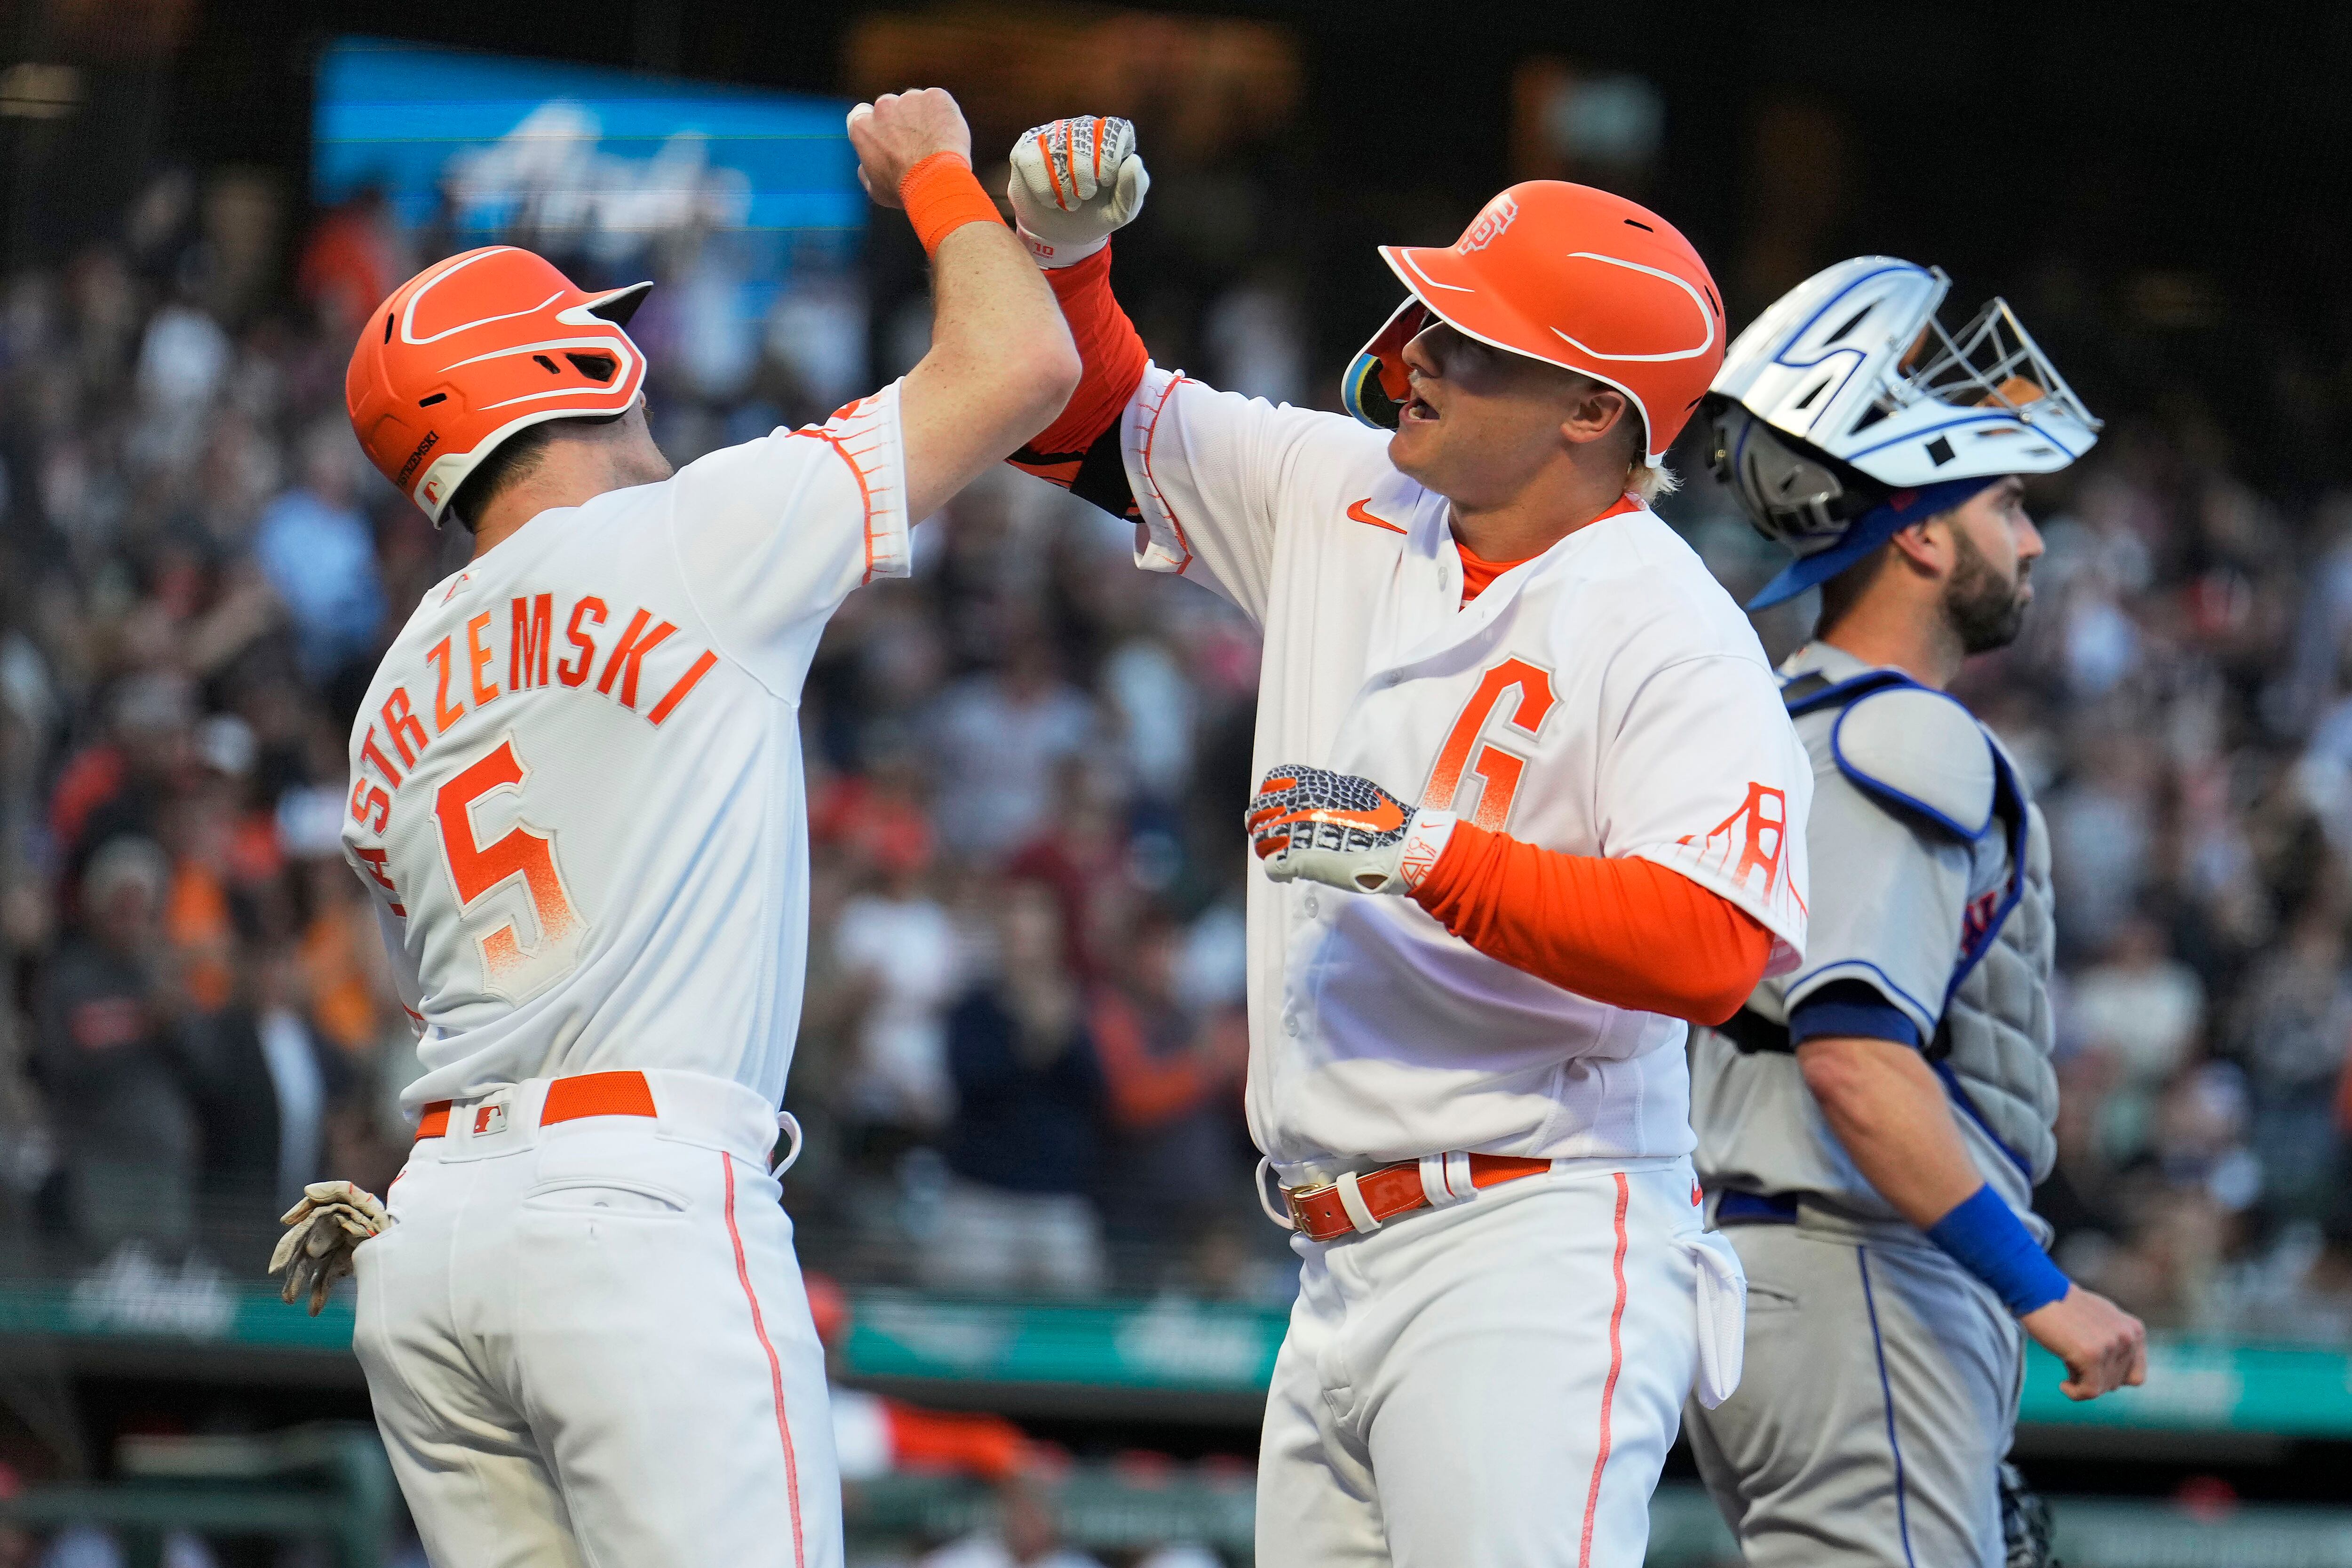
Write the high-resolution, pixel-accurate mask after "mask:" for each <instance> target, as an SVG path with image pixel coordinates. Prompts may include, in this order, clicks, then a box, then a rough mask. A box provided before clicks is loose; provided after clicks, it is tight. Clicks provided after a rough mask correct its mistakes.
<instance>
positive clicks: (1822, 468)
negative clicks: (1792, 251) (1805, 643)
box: [1708, 256, 2099, 610]
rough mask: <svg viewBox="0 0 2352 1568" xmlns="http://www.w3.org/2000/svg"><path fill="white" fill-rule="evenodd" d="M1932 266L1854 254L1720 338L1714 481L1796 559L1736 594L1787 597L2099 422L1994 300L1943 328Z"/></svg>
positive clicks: (1766, 600)
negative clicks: (1725, 340) (1726, 345)
mask: <svg viewBox="0 0 2352 1568" xmlns="http://www.w3.org/2000/svg"><path fill="white" fill-rule="evenodd" d="M1951 286H1952V280H1951V279H1949V278H1948V277H1946V276H1945V275H1944V273H1943V271H1942V269H1941V268H1932V267H1919V266H1916V265H1914V264H1913V263H1911V262H1908V261H1898V260H1896V259H1895V258H1893V257H1891V256H1858V257H1855V258H1853V260H1851V261H1841V262H1839V263H1838V264H1837V265H1836V266H1834V267H1832V268H1827V269H1826V270H1824V271H1822V272H1818V273H1816V274H1814V275H1813V276H1812V277H1811V278H1809V279H1806V280H1805V281H1804V282H1802V283H1801V284H1799V285H1798V286H1797V287H1796V288H1794V289H1790V291H1789V292H1788V293H1787V294H1785V295H1783V296H1782V297H1781V298H1780V300H1779V301H1778V302H1777V303H1775V304H1774V305H1773V306H1772V308H1771V309H1769V310H1766V311H1765V312H1764V313H1763V314H1762V315H1761V316H1759V317H1758V318H1756V320H1755V321H1753V322H1751V323H1749V325H1748V330H1747V331H1743V332H1741V333H1740V334H1739V336H1738V338H1736V339H1735V340H1733V342H1732V344H1731V348H1730V350H1729V352H1728V353H1727V355H1726V357H1725V359H1724V362H1723V369H1722V370H1721V371H1720V372H1718V373H1717V375H1716V378H1715V381H1714V384H1712V385H1711V386H1710V387H1709V388H1708V404H1709V417H1710V419H1711V421H1712V424H1713V426H1714V432H1715V448H1714V452H1713V455H1712V461H1713V464H1714V468H1715V472H1716V477H1717V479H1721V480H1722V481H1723V482H1724V483H1725V484H1727V485H1728V486H1730V487H1731V489H1732V491H1733V493H1734V494H1736V495H1737V496H1738V498H1739V504H1740V507H1741V509H1742V510H1745V511H1746V512H1747V514H1748V521H1749V522H1750V523H1751V524H1753V525H1754V527H1755V529H1756V531H1758V532H1759V533H1761V534H1762V535H1764V537H1765V538H1767V539H1770V540H1774V541H1776V542H1780V543H1781V544H1785V545H1787V546H1788V547H1789V548H1790V550H1792V551H1794V552H1796V553H1797V559H1796V561H1795V562H1794V563H1791V564H1790V566H1789V568H1788V569H1787V570H1786V571H1784V572H1782V573H1781V574H1780V575H1779V576H1778V577H1775V578H1774V579H1773V580H1772V581H1771V582H1770V583H1769V584H1766V585H1765V587H1764V591H1763V592H1762V593H1760V594H1759V595H1756V597H1755V598H1754V599H1752V600H1750V601H1749V602H1748V608H1750V609H1758V610H1760V609H1762V608H1764V607H1765V606H1766V605H1777V604H1779V603H1780V601H1781V600H1783V599H1789V598H1793V597H1795V596H1796V595H1799V594H1801V593H1803V592H1804V591H1805V590H1806V589H1807V588H1810V587H1812V586H1814V585H1815V584H1820V583H1823V582H1826V581H1828V580H1829V579H1830V578H1832V577H1834V576H1836V575H1837V574H1839V573H1840V572H1843V571H1844V570H1845V569H1846V568H1847V567H1848V566H1851V565H1853V563H1856V562H1858V561H1860V560H1861V559H1862V558H1863V557H1864V556H1866V555H1868V554H1869V553H1870V552H1872V551H1874V550H1875V549H1877V548H1878V547H1879V546H1880V545H1881V544H1884V543H1885V542H1886V541H1887V540H1889V539H1891V538H1893V537H1894V536H1895V533H1897V532H1898V531H1901V530H1902V529H1903V528H1904V527H1906V525H1907V524H1909V523H1911V522H1916V521H1918V520H1919V519H1921V518H1924V517H1932V516H1934V515H1935V514H1936V513H1937V512H1940V511H1947V510H1950V509H1951V508H1953V507H1955V506H1958V505H1959V504H1960V503H1962V502H1963V501H1965V500H1968V499H1969V497H1970V496H1972V495H1974V494H1976V492H1977V491H1979V490H1980V489H1984V488H1985V486H1987V485H1989V484H1990V483H1992V482H1993V481H1994V480H1996V479H2002V478H2005V477H2007V476H2009V475H2011V474H2047V473H2055V472H2056V471H2057V470H2058V469H2060V468H2064V467H2066V466H2067V465H2068V464H2069V463H2072V462H2073V461H2074V459H2075V458H2080V457H2081V456H2082V455H2083V454H2084V453H2085V452H2087V451H2089V450H2090V449H2091V447H2093V446H2094V445H2095V443H2096V442H2097V440H2098V438H2099V437H2098V432H2099V422H2098V420H2096V419H2095V418H2093V417H2092V416H2091V411H2090V410H2089V409H2087V408H2085V407H2084V406H2083V402H2082V399H2080V398H2078V397H2076V396H2075V395H2074V388H2072V387H2070V386H2068V385H2067V384H2066V381H2065V378H2064V377H2063V376H2061V375H2060V374H2058V368H2057V366H2055V365H2053V364H2052V363H2050V360H2049V356H2047V355H2046V354H2044V353H2042V350H2041V347H2040V346H2039V345H2038V344H2036V343H2035V342H2034V341H2033V340H2032V337H2030V336H2028V335H2027V333H2026V331H2025V328H2024V327H2023V326H2022V325H2021V324H2020V323H2019V321H2018V320H2017V315H2016V312H2014V311H2012V310H2011V309H2010V308H2009V304H2008V302H2007V301H2006V300H1998V299H1997V300H1993V301H1991V302H1990V304H1988V305H1986V306H1985V308H1984V309H1983V310H1979V311H1978V312H1977V315H1976V319H1975V320H1974V321H1970V322H1969V324H1968V325H1967V326H1966V327H1964V328H1962V329H1961V331H1959V333H1958V335H1957V336H1955V335H1954V334H1953V333H1950V332H1948V331H1945V330H1944V327H1943V325H1942V323H1941V322H1939V321H1937V320H1936V307H1937V305H1939V304H1941V303H1942V302H1943V299H1944V296H1945V294H1946V293H1947V292H1948V291H1949V289H1951Z"/></svg>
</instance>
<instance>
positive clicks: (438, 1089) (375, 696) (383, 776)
mask: <svg viewBox="0 0 2352 1568" xmlns="http://www.w3.org/2000/svg"><path fill="white" fill-rule="evenodd" d="M905 496H906V479H905V463H904V459H903V456H902V453H901V450H900V446H899V428H898V388H897V386H895V385H893V386H890V387H887V388H885V389H884V390H883V391H882V392H880V393H878V394H877V395H874V396H872V397H869V398H866V399H863V400H862V401H860V402H858V403H855V404H852V405H850V406H849V407H847V408H845V409H844V410H843V411H842V412H841V413H840V414H838V415H836V416H834V418H833V420H832V422H831V423H829V424H827V425H825V426H822V427H819V428H811V429H806V430H791V431H786V430H779V431H777V432H775V433H774V434H772V435H771V436H768V437H763V438H762V439H760V440H757V441H751V442H747V443H745V444H744V445H742V446H740V447H729V448H727V449H725V450H723V451H719V452H714V453H712V454H710V455H709V457H706V458H702V459H700V460H699V461H698V462H695V463H691V464H689V465H688V466H687V467H686V468H683V469H681V470H680V471H679V472H678V473H677V475H675V476H674V477H672V478H671V479H667V480H664V481H663V482H661V483H659V484H652V485H642V486H638V487H636V488H635V489H621V490H613V491H608V492H606V493H605V494H604V495H601V496H598V497H596V498H595V499H594V500H591V501H589V502H588V503H587V504H586V505H584V506H580V507H575V508H557V509H554V510H549V511H543V512H541V513H540V514H539V515H538V516H537V517H534V518H532V519H531V520H530V521H529V522H527V523H525V524H524V525H523V526H522V527H521V528H520V530H518V531H516V532H515V533H514V534H512V535H511V536H510V537H509V538H507V539H505V540H502V541H500V542H499V544H498V545H497V546H496V547H494V548H493V549H491V550H490V551H488V552H487V553H485V554H483V555H482V556H480V557H479V558H478V559H477V560H476V561H474V562H473V563H471V564H470V565H468V566H467V568H466V569H465V570H464V571H463V572H460V573H458V574H457V575H456V576H454V577H451V578H449V579H447V580H446V582H443V583H441V584H437V585H436V587H435V588H434V589H433V591H432V592H431V593H430V594H428V595H425V602H424V603H423V604H422V605H419V606H418V607H417V610H416V613H415V615H414V616H410V617H409V621H408V625H407V626H404V628H402V631H401V633H400V636H399V637H397V638H396V639H395V640H394V643H393V645H392V648H391V650H390V651H389V652H388V653H386V654H385V656H384V659H383V667H382V668H380V669H379V670H377V672H376V677H375V681H374V684H373V686H371V687H370V688H369V689H368V694H367V699H366V701H365V702H364V703H363V704H362V708H361V710H360V713H359V717H358V718H357V720H356V721H354V722H353V724H352V739H351V758H352V793H351V799H350V806H351V809H350V812H349V815H348V818H347V820H346V821H345V822H344V824H343V841H344V847H345V849H346V851H347V852H348V853H349V855H350V856H351V858H352V862H353V864H354V865H355V866H356V867H357V868H358V869H359V870H360V872H361V875H362V878H363V879H365V880H366V882H367V884H368V886H369V887H370V888H371V889H373V890H374V892H375V895H376V906H377V912H378V915H379V918H380V921H381V923H382V924H383V932H384V940H385V945H386V946H387V948H388V949H389V950H390V952H391V954H392V958H393V964H394V972H395V974H396V976H397V979H398V982H399V984H400V988H401V991H402V994H403V1000H404V1002H405V1004H406V1005H407V1006H408V1008H409V1011H410V1016H411V1018H412V1021H413V1022H414V1023H415V1026H417V1028H418V1029H419V1030H420V1031H421V1038H420V1041H419V1044H418V1047H417V1049H418V1052H419V1054H420V1055H421V1057H422V1058H423V1059H424V1063H425V1075H424V1076H423V1077H422V1078H420V1079H417V1080H416V1081H415V1083H414V1084H412V1085H410V1086H409V1088H408V1090H407V1092H406V1094H405V1095H404V1101H405V1103H406V1104H407V1105H408V1106H409V1107H410V1108H411V1109H412V1110H413V1109H415V1108H416V1107H418V1106H420V1105H423V1104H425V1103H426V1102H428V1101H432V1100H462V1099H466V1098H468V1097H470V1096H473V1095H476V1094H479V1093H481V1092H483V1091H484V1090H486V1089H489V1088H492V1087H494V1086H496V1085H499V1084H504V1083H512V1082H519V1081H520V1080H522V1079H530V1078H550V1077H561V1076H565V1075H569V1074H573V1073H583V1072H600V1071H604V1070H608V1069H612V1068H678V1069H684V1070H688V1071H692V1072H698V1073H703V1074H707V1075H709V1076H710V1077H713V1078H719V1079H731V1080H733V1081H735V1082H737V1083H740V1084H742V1085H743V1086H745V1087H746V1088H749V1089H752V1090H754V1091H756V1092H757V1093H758V1094H760V1095H761V1097H762V1098H763V1099H765V1100H767V1102H768V1103H769V1104H771V1105H774V1104H776V1103H778V1102H779V1101H781V1100H782V1098H783V1089H784V1074H785V1070H786V1068H788V1067H789V1066H790V1065H791V1061H792V1050H793V1037H794V1034H795V1032H796V1031H797V1029H798V1027H799V1022H800V1005H801V986H802V981H803V970H804V968H805V963H806V958H807V949H808V818H807V802H806V798H805V792H804V787H803V778H802V770H801V744H800V724H799V717H800V714H799V707H800V694H801V684H802V681H803V679H804V678H805V676H806V675H807V672H808V666H809V660H810V658H812V657H813V656H814V652H815V649H816V644H817V638H818V637H819V636H820V635H821V634H822V632H823V631H824V624H825V620H826V617H827V616H830V615H831V614H832V613H833V611H834V609H835V606H836V605H839V604H840V603H841V601H842V599H843V598H844V597H845V595H847V594H848V593H849V591H850V590H851V589H853V588H855V587H856V586H857V585H858V584H861V583H865V582H867V581H869V580H871V579H873V578H875V577H879V576H900V575H904V574H905V573H906V571H907V566H908V518H907V515H906V507H905Z"/></svg>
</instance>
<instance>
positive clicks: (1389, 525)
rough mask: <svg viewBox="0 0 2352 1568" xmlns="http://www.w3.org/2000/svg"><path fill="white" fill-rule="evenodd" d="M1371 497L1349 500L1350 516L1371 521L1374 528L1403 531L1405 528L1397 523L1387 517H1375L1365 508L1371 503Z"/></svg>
mask: <svg viewBox="0 0 2352 1568" xmlns="http://www.w3.org/2000/svg"><path fill="white" fill-rule="evenodd" d="M1371 500H1372V498H1371V497H1370V496H1366V497H1365V498H1364V499H1363V500H1354V501H1349V503H1348V516H1349V519H1350V520H1352V521H1356V522H1369V523H1370V524H1371V525H1372V526H1373V527H1374V528H1385V529H1387V530H1388V531H1390V532H1391V533H1402V532H1403V531H1404V530H1403V529H1402V528H1399V527H1398V526H1397V525H1396V524H1395V523H1393V522H1391V521H1389V520H1388V519H1387V518H1384V517H1374V516H1373V515H1372V514H1371V513H1370V512H1369V511H1366V510H1364V508H1365V507H1367V506H1369V505H1370V504H1371Z"/></svg>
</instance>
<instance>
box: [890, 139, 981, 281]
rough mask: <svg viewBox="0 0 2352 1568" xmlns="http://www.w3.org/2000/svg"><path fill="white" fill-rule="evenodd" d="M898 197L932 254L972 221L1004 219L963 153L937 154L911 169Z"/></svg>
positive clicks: (926, 247)
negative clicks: (999, 214)
mask: <svg viewBox="0 0 2352 1568" xmlns="http://www.w3.org/2000/svg"><path fill="white" fill-rule="evenodd" d="M898 199H899V200H900V201H902V202H904V203H905V204H906V205H907V221H908V222H909V223H911V224H913V225H914V226H915V237H916V238H917V239H919V240H921V241H922V242H923V249H924V252H925V253H926V254H928V255H931V256H937V255H938V254H939V253H940V241H941V240H943V239H945V238H946V237H948V236H949V235H950V234H952V233H954V232H955V231H956V230H957V229H960V228H961V227H962V226H964V225H966V224H968V223H995V224H1001V223H1003V221H1004V219H1003V217H1001V216H998V214H997V211H996V204H995V203H994V202H992V201H990V200H989V199H988V193H987V192H986V191H983V190H982V189H981V188H980V181H979V180H978V179H976V178H975V177H974V176H973V174H972V172H971V164H970V163H966V162H965V161H964V158H963V154H961V153H932V154H931V155H930V156H929V157H928V158H926V159H924V160H923V161H922V162H921V163H918V164H916V165H915V166H914V167H913V168H911V169H909V170H908V171H907V177H906V178H905V179H903V180H900V181H899V182H898Z"/></svg>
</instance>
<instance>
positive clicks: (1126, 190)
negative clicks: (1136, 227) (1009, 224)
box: [1005, 114, 1151, 267]
mask: <svg viewBox="0 0 2352 1568" xmlns="http://www.w3.org/2000/svg"><path fill="white" fill-rule="evenodd" d="M1150 189H1151V176H1150V174H1148V173H1146V172H1145V170H1144V167H1143V158H1142V155H1141V154H1140V153H1137V152H1136V150H1135V127H1134V126H1132V125H1130V124H1129V123H1128V122H1127V121H1124V120H1113V119H1106V118H1104V117H1101V116H1098V115H1093V114H1081V115H1079V116H1077V117H1076V118H1075V119H1072V120H1056V121H1054V122H1053V123H1052V124H1050V125H1040V126H1037V127H1035V128H1034V129H1033V130H1030V131H1027V132H1023V134H1022V137H1021V139H1020V140H1019V141H1018V142H1014V143H1013V183H1012V185H1011V187H1010V188H1009V189H1008V190H1007V191H1006V193H1005V194H1006V195H1008V196H1010V197H1011V198H1012V201H1013V220H1014V225H1015V226H1016V227H1018V228H1019V229H1020V231H1021V238H1022V240H1023V242H1024V243H1025V244H1026V245H1027V246H1028V247H1029V250H1030V254H1032V255H1034V257H1036V258H1037V265H1038V266H1040V267H1067V266H1069V265H1070V264H1071V263H1072V262H1074V261H1084V260H1085V259H1086V258H1087V257H1089V256H1092V255H1093V254H1094V253H1095V252H1096V251H1097V250H1100V249H1101V248H1102V247H1103V246H1104V245H1105V244H1107V243H1108V241H1109V239H1110V237H1111V232H1112V231H1113V230H1114V229H1119V228H1124V227H1126V226H1128V225H1129V223H1132V222H1133V221H1134V220H1135V215H1136V214H1138V213H1139V212H1141V211H1142V210H1143V197H1144V194H1145V193H1146V192H1148V191H1150Z"/></svg>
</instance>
